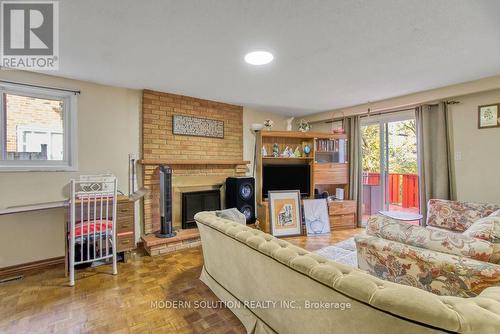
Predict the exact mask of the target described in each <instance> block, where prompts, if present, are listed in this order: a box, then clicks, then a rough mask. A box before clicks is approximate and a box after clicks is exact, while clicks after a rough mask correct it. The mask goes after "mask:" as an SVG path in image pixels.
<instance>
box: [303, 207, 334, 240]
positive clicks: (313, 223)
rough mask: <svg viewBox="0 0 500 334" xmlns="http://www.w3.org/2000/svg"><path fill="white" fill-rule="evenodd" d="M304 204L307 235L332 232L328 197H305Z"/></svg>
mask: <svg viewBox="0 0 500 334" xmlns="http://www.w3.org/2000/svg"><path fill="white" fill-rule="evenodd" d="M303 205H304V220H305V225H306V232H307V235H322V234H330V217H329V216H328V202H327V200H326V198H321V199H305V200H303Z"/></svg>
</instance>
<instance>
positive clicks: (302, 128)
mask: <svg viewBox="0 0 500 334" xmlns="http://www.w3.org/2000/svg"><path fill="white" fill-rule="evenodd" d="M309 130H311V124H309V122H307V121H306V120H305V119H301V120H300V122H299V131H300V132H307V131H309Z"/></svg>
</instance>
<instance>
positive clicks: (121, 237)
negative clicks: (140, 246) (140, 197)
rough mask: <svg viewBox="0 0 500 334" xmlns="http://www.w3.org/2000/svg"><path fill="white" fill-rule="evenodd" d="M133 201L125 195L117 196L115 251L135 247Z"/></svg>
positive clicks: (128, 249) (124, 250)
mask: <svg viewBox="0 0 500 334" xmlns="http://www.w3.org/2000/svg"><path fill="white" fill-rule="evenodd" d="M134 204H135V202H134V201H133V200H131V199H130V198H128V197H127V196H118V205H117V208H116V244H117V245H116V251H117V252H126V251H130V250H132V249H134V248H135V229H134V220H135V219H134V211H135V205H134Z"/></svg>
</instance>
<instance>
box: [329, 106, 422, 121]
mask: <svg viewBox="0 0 500 334" xmlns="http://www.w3.org/2000/svg"><path fill="white" fill-rule="evenodd" d="M414 109H415V108H406V109H398V110H392V111H383V110H379V111H375V112H373V111H370V112H368V111H366V112H363V113H360V114H354V115H349V116H345V117H337V118H332V119H330V120H328V121H325V123H333V122H338V121H342V120H343V119H344V118H346V117H350V116H359V117H368V115H370V116H378V115H382V114H383V115H388V114H393V113H397V112H401V111H409V110H414Z"/></svg>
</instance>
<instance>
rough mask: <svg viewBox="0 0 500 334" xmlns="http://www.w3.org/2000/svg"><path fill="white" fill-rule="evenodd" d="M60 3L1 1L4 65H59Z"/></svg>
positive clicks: (35, 67)
mask: <svg viewBox="0 0 500 334" xmlns="http://www.w3.org/2000/svg"><path fill="white" fill-rule="evenodd" d="M58 5H59V3H58V2H57V1H1V15H0V17H1V20H2V23H1V38H2V41H1V43H0V44H1V54H0V59H1V63H0V65H1V66H2V67H5V68H16V69H33V70H57V69H58V68H59V7H58Z"/></svg>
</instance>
